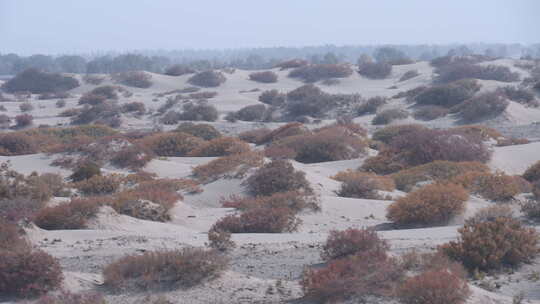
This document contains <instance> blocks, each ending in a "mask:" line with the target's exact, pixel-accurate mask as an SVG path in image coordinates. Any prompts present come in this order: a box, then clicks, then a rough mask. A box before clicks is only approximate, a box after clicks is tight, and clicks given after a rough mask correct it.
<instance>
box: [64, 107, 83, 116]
mask: <svg viewBox="0 0 540 304" xmlns="http://www.w3.org/2000/svg"><path fill="white" fill-rule="evenodd" d="M79 114H81V110H80V109H75V108H73V109H67V110H65V111H62V112H60V113H59V114H58V116H60V117H74V116H77V115H79Z"/></svg>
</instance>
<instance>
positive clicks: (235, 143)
mask: <svg viewBox="0 0 540 304" xmlns="http://www.w3.org/2000/svg"><path fill="white" fill-rule="evenodd" d="M249 151H250V147H249V145H248V144H247V143H245V142H243V141H242V140H240V139H238V138H235V137H219V138H214V139H211V140H209V141H207V142H205V143H204V144H202V145H201V146H200V147H198V148H196V149H194V150H192V151H191V152H189V154H188V155H189V156H195V157H212V156H225V155H231V154H238V153H246V152H249Z"/></svg>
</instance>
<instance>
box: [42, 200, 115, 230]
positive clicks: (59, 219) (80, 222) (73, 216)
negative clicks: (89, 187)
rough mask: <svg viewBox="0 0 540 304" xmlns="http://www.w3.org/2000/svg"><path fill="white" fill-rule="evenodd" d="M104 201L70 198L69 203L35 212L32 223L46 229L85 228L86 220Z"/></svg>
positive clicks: (95, 212)
mask: <svg viewBox="0 0 540 304" xmlns="http://www.w3.org/2000/svg"><path fill="white" fill-rule="evenodd" d="M106 201H107V200H99V199H95V198H89V199H72V200H71V201H70V202H69V203H65V204H60V205H57V206H54V207H45V208H43V209H41V210H39V212H38V213H37V214H36V216H35V217H34V223H36V225H37V226H39V227H40V228H42V229H46V230H64V229H85V228H87V227H86V222H87V220H88V219H90V218H92V217H94V216H95V215H96V214H97V212H98V210H99V207H100V205H102V204H104V203H105V202H106Z"/></svg>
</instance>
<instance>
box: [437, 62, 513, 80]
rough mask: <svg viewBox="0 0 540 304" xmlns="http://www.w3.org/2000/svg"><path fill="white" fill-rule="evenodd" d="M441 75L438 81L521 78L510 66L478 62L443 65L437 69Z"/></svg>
mask: <svg viewBox="0 0 540 304" xmlns="http://www.w3.org/2000/svg"><path fill="white" fill-rule="evenodd" d="M436 73H438V74H439V75H438V76H437V78H436V81H438V82H450V81H455V80H460V79H467V78H476V79H483V80H497V81H502V82H513V81H518V80H519V74H518V73H515V72H512V71H511V70H510V69H509V68H508V67H505V66H497V65H492V64H490V65H487V66H481V65H476V64H467V63H456V64H448V65H445V66H441V67H439V68H438V69H437V70H436Z"/></svg>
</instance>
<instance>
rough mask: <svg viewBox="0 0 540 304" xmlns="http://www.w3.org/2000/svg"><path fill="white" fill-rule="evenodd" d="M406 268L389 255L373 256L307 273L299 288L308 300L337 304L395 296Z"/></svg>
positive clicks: (355, 257) (358, 256) (330, 265)
mask: <svg viewBox="0 0 540 304" xmlns="http://www.w3.org/2000/svg"><path fill="white" fill-rule="evenodd" d="M403 274H404V273H403V268H402V267H401V266H400V265H399V263H398V262H397V261H396V260H394V259H391V258H388V257H387V256H386V255H381V254H377V253H374V252H372V251H371V252H366V253H364V254H357V255H353V256H350V257H347V258H343V259H338V260H334V261H331V262H330V263H328V265H326V266H325V267H324V268H321V269H317V270H307V271H305V272H304V274H303V276H302V280H301V281H300V285H301V286H302V290H303V292H304V295H305V297H306V298H307V299H309V300H312V301H314V302H316V303H336V302H338V301H342V300H347V299H354V300H357V301H358V300H360V301H362V299H364V298H365V297H367V296H392V295H394V290H395V289H396V287H397V285H398V284H399V282H400V281H401V280H402V278H403Z"/></svg>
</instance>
